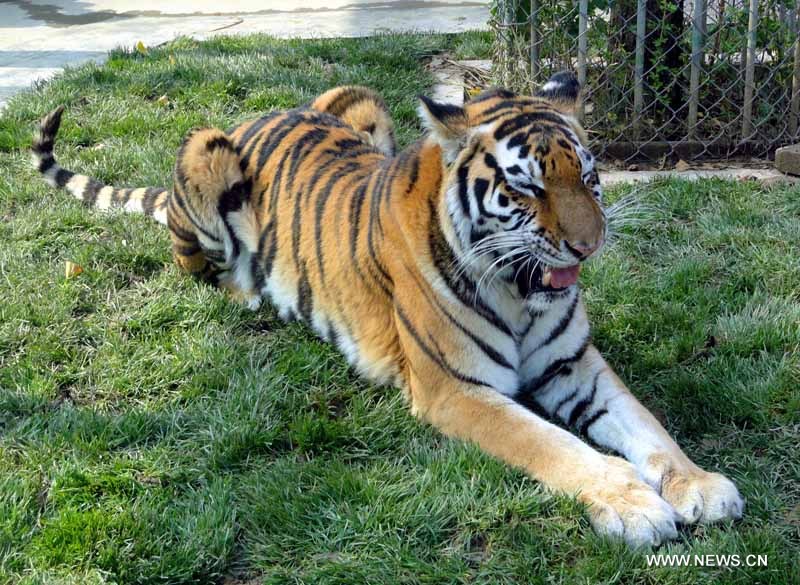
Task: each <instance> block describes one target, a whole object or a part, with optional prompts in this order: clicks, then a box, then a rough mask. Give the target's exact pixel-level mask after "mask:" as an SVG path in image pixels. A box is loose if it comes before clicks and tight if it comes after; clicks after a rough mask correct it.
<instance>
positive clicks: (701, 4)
mask: <svg viewBox="0 0 800 585" xmlns="http://www.w3.org/2000/svg"><path fill="white" fill-rule="evenodd" d="M706 9H707V7H706V0H695V1H694V14H693V16H692V68H691V72H690V76H689V119H688V120H687V122H688V126H689V132H688V134H689V139H690V140H693V139H694V138H695V136H696V134H697V109H698V105H699V104H700V70H701V69H702V68H703V45H704V44H705V34H706Z"/></svg>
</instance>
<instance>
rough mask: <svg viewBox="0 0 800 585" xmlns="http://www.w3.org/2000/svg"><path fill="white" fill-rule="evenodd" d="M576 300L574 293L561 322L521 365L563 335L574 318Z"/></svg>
mask: <svg viewBox="0 0 800 585" xmlns="http://www.w3.org/2000/svg"><path fill="white" fill-rule="evenodd" d="M578 298H579V293H578V292H576V293H575V297H574V298H573V299H572V303H570V306H569V308H568V309H567V312H566V313H564V316H563V317H561V320H560V321H559V322H558V323H557V324H556V326H555V327H554V328H553V330H552V331H550V333H549V334H548V335H547V339H545V340H544V342H542V343H540V344H539V345H538V346H537V347H535V348H534V349H532V350H531V351H529V352H528V354H527V355H526V356H525V357H524V358H523V360H522V363H523V364H524V363H525V362H527V361H528V360H529V359H531V357H533V355H534V354H535V353H536V352H538V351H539V350H541V349H543V348H545V347H547V346H548V345H550V344H551V343H553V342H554V341H555V340H556V339H557V338H558V337H560V336H561V335H562V334H563V333H564V331H566V330H567V327H569V324H570V323H572V319H573V318H574V317H575V309H576V307H577V306H578Z"/></svg>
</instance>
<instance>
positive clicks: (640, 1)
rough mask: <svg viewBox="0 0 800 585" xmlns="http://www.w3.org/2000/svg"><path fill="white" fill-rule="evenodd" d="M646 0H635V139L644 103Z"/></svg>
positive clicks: (639, 130) (639, 126) (639, 129)
mask: <svg viewBox="0 0 800 585" xmlns="http://www.w3.org/2000/svg"><path fill="white" fill-rule="evenodd" d="M646 17H647V0H637V2H636V62H635V65H634V80H633V133H634V136H635V137H636V140H638V139H639V133H640V132H641V124H642V121H641V116H642V106H643V104H644V35H645V30H646Z"/></svg>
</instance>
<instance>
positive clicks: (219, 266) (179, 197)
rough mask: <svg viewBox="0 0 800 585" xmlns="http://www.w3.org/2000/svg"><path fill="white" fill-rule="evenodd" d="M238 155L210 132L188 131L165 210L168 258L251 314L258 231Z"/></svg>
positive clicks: (254, 303)
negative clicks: (252, 259) (252, 269)
mask: <svg viewBox="0 0 800 585" xmlns="http://www.w3.org/2000/svg"><path fill="white" fill-rule="evenodd" d="M249 196H250V184H249V182H248V181H245V180H244V177H243V175H242V170H241V164H240V159H239V153H238V152H237V150H236V148H235V147H234V145H233V143H232V142H231V141H230V139H229V138H228V137H227V135H226V134H225V133H224V132H223V131H222V130H218V129H216V128H204V129H200V130H195V131H193V132H192V133H191V134H190V135H189V136H188V137H187V138H186V140H185V141H184V143H183V145H182V146H181V149H180V150H179V152H178V158H177V161H176V163H175V183H174V189H173V193H172V197H171V200H170V203H169V207H168V208H167V225H168V226H169V229H170V235H171V238H172V250H173V257H174V258H175V261H176V263H177V264H178V266H179V267H180V268H181V269H182V270H184V271H185V272H189V273H190V274H193V275H195V276H198V277H199V278H201V279H202V280H204V281H206V282H208V283H210V284H212V285H214V286H217V287H219V288H221V289H224V290H225V291H226V292H228V294H229V295H230V296H231V297H232V298H233V299H234V300H236V301H237V302H241V303H243V304H247V305H248V306H250V307H251V308H253V309H255V308H257V307H258V305H259V304H260V300H261V299H260V295H259V294H258V291H254V290H252V286H250V285H251V284H252V283H251V282H250V281H249V278H248V276H249V270H238V271H237V267H241V266H244V267H245V268H246V269H249V260H250V255H251V254H252V253H253V252H254V251H255V249H256V247H257V240H258V232H259V226H258V221H257V220H256V218H255V213H254V212H253V209H252V207H251V205H250V203H249V200H248V198H249Z"/></svg>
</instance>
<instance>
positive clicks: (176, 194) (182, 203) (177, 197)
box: [171, 189, 221, 243]
mask: <svg viewBox="0 0 800 585" xmlns="http://www.w3.org/2000/svg"><path fill="white" fill-rule="evenodd" d="M171 199H172V200H174V201H175V203H177V204H178V206H179V207H180V208H181V210H182V211H183V215H184V217H185V218H186V219H188V220H189V222H190V223H191V224H192V225H193V226H194V227H195V228H196V229H197V230H198V231H199V232H200V233H202V234H203V235H204V236H205V237H207V238H208V239H209V240H211V241H212V242H217V243H221V241H220V239H219V238H218V237H217V236H215V235H214V234H212V233H211V232H209V231H208V230H207V229H205V227H203V226H202V225H200V224H199V223H198V222H197V221H196V220H195V218H194V217H192V214H191V213H189V207H188V205H187V202H188V197H187V198H185V199H184V197H183V196H182V195H181V193H180V191H179V190H178V189H175V191H173V193H172V197H171Z"/></svg>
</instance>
